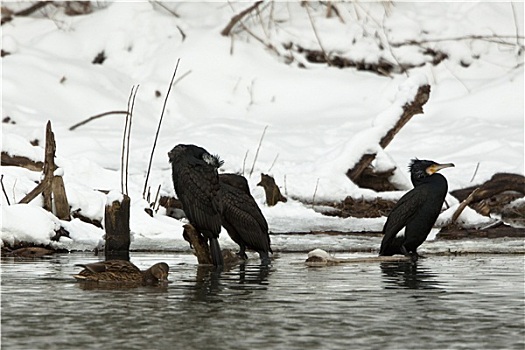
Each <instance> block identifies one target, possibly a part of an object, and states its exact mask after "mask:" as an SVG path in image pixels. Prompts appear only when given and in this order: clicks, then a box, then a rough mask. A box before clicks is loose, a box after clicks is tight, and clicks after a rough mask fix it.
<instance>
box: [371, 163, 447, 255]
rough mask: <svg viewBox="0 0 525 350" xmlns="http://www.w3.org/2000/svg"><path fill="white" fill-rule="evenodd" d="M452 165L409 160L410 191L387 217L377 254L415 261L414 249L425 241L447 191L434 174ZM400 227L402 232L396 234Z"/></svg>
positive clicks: (443, 179) (441, 177)
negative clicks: (398, 255) (403, 257)
mask: <svg viewBox="0 0 525 350" xmlns="http://www.w3.org/2000/svg"><path fill="white" fill-rule="evenodd" d="M453 166H454V164H452V163H448V164H438V163H436V162H434V161H431V160H419V159H413V160H412V162H411V163H410V165H409V169H410V179H411V180H412V184H413V185H414V188H413V189H412V190H410V191H409V192H407V193H406V194H405V195H404V196H403V197H401V199H400V200H399V201H398V202H397V204H396V205H395V206H394V208H393V209H392V211H391V212H390V214H389V215H388V219H387V220H386V223H385V226H384V227H383V234H384V236H383V241H382V242H381V248H380V250H379V255H394V254H403V255H405V256H409V257H411V259H412V260H413V261H416V260H417V258H418V257H419V255H418V254H417V248H418V247H419V246H420V245H421V244H423V242H424V241H425V240H426V239H427V236H428V234H429V233H430V230H431V229H432V226H434V223H435V222H436V219H437V217H438V216H439V213H440V211H441V207H442V206H443V201H444V200H445V196H446V195H447V191H448V184H447V180H446V179H445V177H444V176H443V175H441V174H438V173H436V172H437V171H439V170H441V169H443V168H448V167H453ZM402 228H405V232H404V234H399V231H400V230H401V229H402Z"/></svg>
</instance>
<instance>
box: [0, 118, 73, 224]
mask: <svg viewBox="0 0 525 350" xmlns="http://www.w3.org/2000/svg"><path fill="white" fill-rule="evenodd" d="M55 152H56V143H55V135H54V134H53V130H52V129H51V121H48V122H47V125H46V149H45V156H44V163H43V167H44V179H43V180H42V182H41V183H40V184H38V185H37V186H36V187H35V188H34V189H33V190H32V191H31V192H29V193H28V194H27V195H26V196H25V197H24V198H22V199H21V200H20V202H19V203H29V202H31V201H32V200H33V199H35V198H36V197H37V196H38V195H39V194H40V193H42V195H43V197H44V209H46V210H47V211H50V212H52V213H54V214H55V215H56V216H57V217H58V218H59V219H60V220H66V221H69V220H70V219H71V216H70V211H69V202H68V200H67V195H66V189H65V187H64V180H63V179H62V176H59V175H56V174H55V170H56V169H57V166H56V165H55ZM10 159H11V160H14V159H17V158H16V157H13V158H10ZM18 159H19V160H20V159H21V160H22V163H20V164H13V165H20V166H25V165H28V164H29V165H30V166H34V165H35V164H39V163H31V161H30V162H29V163H28V162H27V161H26V160H27V158H23V157H18ZM6 160H7V157H6ZM53 203H54V204H55V208H54V209H55V210H53Z"/></svg>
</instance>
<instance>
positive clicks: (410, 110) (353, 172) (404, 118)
mask: <svg viewBox="0 0 525 350" xmlns="http://www.w3.org/2000/svg"><path fill="white" fill-rule="evenodd" d="M429 97H430V85H422V86H420V87H419V89H418V90H417V93H416V96H415V97H414V100H413V101H412V102H410V103H407V104H405V105H404V106H403V113H402V114H401V116H400V117H399V119H398V121H397V122H396V124H395V125H394V126H393V127H392V128H391V129H390V130H388V132H387V133H386V134H385V135H384V136H383V137H382V138H381V140H380V141H379V146H381V148H385V147H386V146H388V144H389V143H390V142H391V141H392V140H393V139H394V136H395V135H396V134H397V133H398V132H399V131H400V130H401V128H402V127H403V126H404V125H405V124H406V123H408V121H409V120H410V119H411V118H412V117H413V116H414V115H416V114H421V113H423V105H424V104H425V103H427V101H428V98H429ZM375 157H376V155H375V154H363V155H362V156H361V159H360V160H359V161H358V162H357V163H356V165H354V167H353V168H352V169H350V170H348V172H347V173H346V176H348V177H349V178H350V180H352V181H353V182H355V183H357V182H358V180H359V178H360V176H361V175H362V174H363V172H364V171H365V169H366V168H368V167H369V166H370V164H371V163H372V161H373V160H374V159H375Z"/></svg>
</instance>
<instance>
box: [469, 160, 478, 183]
mask: <svg viewBox="0 0 525 350" xmlns="http://www.w3.org/2000/svg"><path fill="white" fill-rule="evenodd" d="M478 169H479V162H478V164H476V169H474V174H472V178H471V179H470V182H472V181H474V178H475V177H476V174H477V173H478Z"/></svg>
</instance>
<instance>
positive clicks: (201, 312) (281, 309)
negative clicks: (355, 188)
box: [1, 253, 525, 350]
mask: <svg viewBox="0 0 525 350" xmlns="http://www.w3.org/2000/svg"><path fill="white" fill-rule="evenodd" d="M352 256H353V255H351V254H348V255H346V256H344V255H342V256H341V257H352ZM305 258H306V254H305V253H280V254H278V255H277V256H276V257H275V258H274V260H273V264H272V266H271V267H261V266H259V265H258V261H257V260H249V261H248V263H247V264H244V265H236V266H234V267H232V268H231V269H230V270H227V271H223V272H220V273H219V272H216V271H214V270H212V269H209V268H206V267H199V266H197V264H196V259H195V257H194V256H192V255H190V254H187V253H157V254H153V253H132V256H131V260H132V261H133V262H134V263H135V264H136V265H137V266H139V267H140V268H147V267H149V266H150V265H152V264H153V263H155V262H159V261H165V262H167V263H168V264H169V265H170V275H169V279H170V283H169V284H168V285H166V286H163V287H139V288H134V289H110V288H87V287H85V286H84V285H82V284H81V283H78V282H76V281H75V280H74V279H73V278H72V277H71V275H72V274H74V273H76V272H78V271H79V270H80V268H79V267H75V266H74V265H75V264H78V263H86V262H94V261H97V260H98V259H99V258H97V257H94V256H92V255H90V254H86V253H72V254H56V255H54V256H52V257H50V258H45V259H38V260H26V261H24V260H15V259H14V258H5V257H4V258H2V265H1V268H2V271H1V272H2V290H1V292H2V299H1V301H2V305H1V306H2V332H1V334H2V335H1V340H2V344H1V345H2V348H3V349H11V350H14V349H103V348H105V349H141V350H144V349H352V348H355V349H521V350H522V349H524V348H525V319H524V317H525V316H524V315H525V313H524V312H525V305H524V303H525V301H524V300H525V298H524V297H525V293H524V256H523V255H520V254H518V255H503V254H497V255H496V254H494V255H489V254H477V255H466V256H456V257H446V256H437V255H436V256H429V257H427V258H426V259H422V260H420V261H418V262H417V264H416V265H412V264H409V263H377V262H376V263H355V264H343V265H337V266H325V267H307V266H306V265H305V264H304V260H305Z"/></svg>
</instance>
